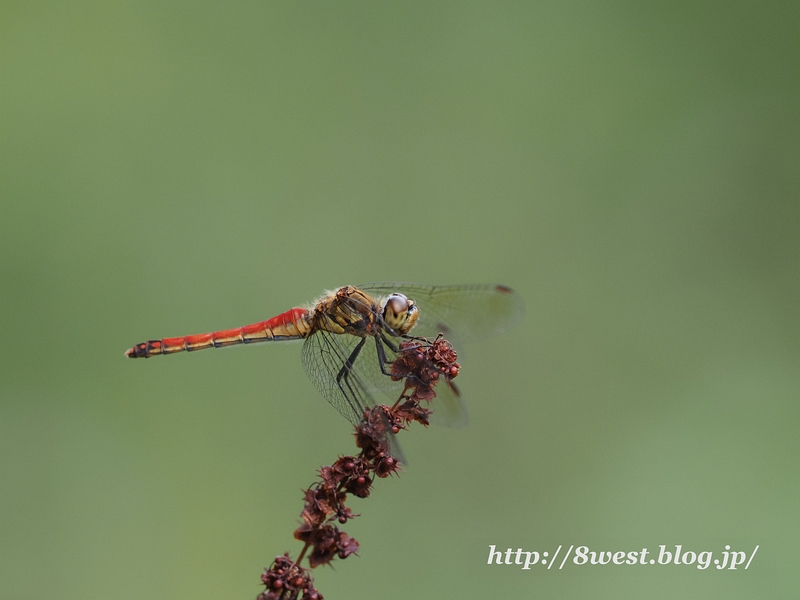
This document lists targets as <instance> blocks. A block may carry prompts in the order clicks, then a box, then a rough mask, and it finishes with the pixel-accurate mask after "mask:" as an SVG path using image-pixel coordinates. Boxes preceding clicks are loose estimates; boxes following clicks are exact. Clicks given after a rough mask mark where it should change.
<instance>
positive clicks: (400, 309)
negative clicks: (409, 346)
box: [383, 294, 418, 335]
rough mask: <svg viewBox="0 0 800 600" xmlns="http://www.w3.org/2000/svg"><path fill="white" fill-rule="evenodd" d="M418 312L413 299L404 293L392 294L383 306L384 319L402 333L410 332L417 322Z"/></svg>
mask: <svg viewBox="0 0 800 600" xmlns="http://www.w3.org/2000/svg"><path fill="white" fill-rule="evenodd" d="M417 313H418V309H417V306H416V304H414V301H413V300H409V299H408V298H406V297H405V296H404V295H403V294H392V295H391V296H389V297H388V298H387V299H386V304H384V306H383V321H384V322H385V323H386V324H387V325H388V326H389V327H391V328H392V329H394V330H395V331H397V332H398V333H400V334H401V335H402V334H404V333H408V331H409V330H410V329H411V328H412V327H413V326H414V323H416V322H417Z"/></svg>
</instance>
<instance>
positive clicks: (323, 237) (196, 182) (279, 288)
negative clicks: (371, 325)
mask: <svg viewBox="0 0 800 600" xmlns="http://www.w3.org/2000/svg"><path fill="white" fill-rule="evenodd" d="M799 7H800V5H798V4H797V3H788V2H779V3H732V2H662V3H635V2H608V3H605V2H604V3H581V2H575V3H568V2H564V3H555V2H551V3H533V2H531V3H489V2H478V3H476V2H437V3H427V2H405V3H397V4H395V3H391V4H390V3H370V2H359V3H355V2H338V3H309V2H298V3H267V2H243V3H237V4H220V3H198V2H193V3H189V2H135V3H134V2H120V3H105V2H71V3H30V2H4V3H3V4H2V5H0V203H1V204H0V208H2V212H1V213H0V215H2V216H1V217H0V251H1V252H2V261H1V262H0V306H1V307H2V311H0V319H2V322H1V325H2V332H3V336H4V340H5V343H4V344H3V346H2V349H0V478H1V481H0V597H2V598H3V599H9V600H18V599H20V600H27V599H33V598H40V597H42V596H54V597H58V598H63V599H70V600H72V599H95V598H97V599H101V598H102V599H108V598H120V599H122V598H165V599H166V598H169V599H175V598H193V599H194V598H231V599H241V598H244V599H248V598H254V597H255V596H256V595H257V594H258V593H259V592H260V591H261V589H262V587H261V586H260V585H259V575H260V573H261V570H262V568H263V567H264V566H266V565H267V564H269V563H270V562H271V561H272V559H273V558H274V557H275V555H277V554H281V553H283V552H284V551H286V550H289V551H291V552H293V553H295V554H296V552H297V551H298V550H299V548H300V544H299V543H298V542H295V541H294V540H293V539H292V531H293V530H294V528H295V526H296V523H297V519H298V515H299V512H300V510H301V508H302V501H301V488H303V487H305V486H307V485H308V484H309V483H311V481H313V479H314V477H315V469H317V468H318V467H319V466H320V465H322V464H329V463H330V462H331V461H332V460H334V459H335V457H336V456H337V455H338V454H341V453H346V452H349V451H351V449H352V447H353V446H352V440H351V437H350V427H349V424H348V423H347V422H346V421H345V420H344V419H342V418H341V417H340V416H339V415H338V414H337V413H336V412H335V411H334V410H333V409H332V408H331V407H330V406H328V405H327V404H326V403H325V402H324V401H323V400H322V398H320V397H319V396H318V394H317V392H316V391H315V389H314V387H313V386H312V384H311V383H310V382H309V381H308V380H307V379H306V377H305V374H304V372H303V369H302V366H301V363H300V347H299V346H298V345H293V344H286V345H272V346H267V345H264V346H255V347H250V348H247V349H237V350H226V351H216V352H202V353H198V354H192V355H179V356H175V357H171V358H169V359H156V360H152V361H146V362H145V361H128V360H125V359H124V358H123V356H122V354H123V351H124V350H125V349H126V348H128V347H130V346H131V345H133V344H134V343H136V342H140V341H143V340H146V339H151V338H158V337H162V336H172V335H182V334H188V333H200V332H205V331H209V330H212V329H219V328H227V327H234V326H239V325H243V324H247V323H251V322H254V321H258V320H262V319H265V318H268V317H271V316H273V315H275V314H277V313H279V312H282V311H283V310H286V309H288V308H290V307H292V306H295V305H297V304H303V303H305V302H308V301H310V300H312V299H313V298H314V297H315V296H317V295H318V294H320V293H321V292H322V291H323V290H324V289H329V288H333V287H336V286H339V285H343V284H347V283H359V282H364V281H374V280H399V281H418V282H423V283H467V282H484V281H489V282H501V283H504V284H506V285H509V286H511V287H513V288H515V289H517V290H518V291H519V292H520V293H521V294H522V295H523V297H524V298H525V300H526V304H527V315H526V318H525V321H524V322H523V324H522V325H521V326H520V327H518V328H517V329H515V330H513V331H511V332H509V333H508V334H506V335H504V336H502V337H500V338H497V339H492V340H488V341H486V342H485V343H482V344H477V345H473V346H472V347H470V348H468V349H467V352H466V353H465V354H464V355H463V357H464V358H463V361H462V363H463V370H462V373H461V375H460V376H459V381H460V384H461V387H462V389H463V391H464V393H465V396H466V399H467V402H468V405H469V408H470V413H471V424H470V426H469V427H468V428H467V429H465V430H448V429H442V428H435V427H432V428H430V429H428V430H423V429H422V428H420V427H416V428H414V429H412V430H411V431H410V432H407V433H405V434H403V435H402V438H401V439H402V442H403V445H404V448H405V452H406V454H407V456H408V458H409V460H410V462H411V465H410V466H409V467H408V468H407V470H406V471H405V472H404V473H403V475H402V476H401V477H400V478H399V479H396V478H395V479H391V480H387V481H380V482H379V483H378V485H377V486H376V490H375V492H374V494H373V496H372V497H371V498H370V499H368V500H364V501H353V503H352V507H353V509H354V510H355V511H356V512H358V513H361V514H362V517H361V518H360V519H357V520H356V521H354V522H352V523H351V524H349V525H348V526H347V527H346V530H347V531H348V533H350V534H351V535H353V536H354V537H356V538H357V539H358V540H359V541H360V543H361V548H362V549H361V553H360V557H353V558H350V559H348V560H346V561H336V562H335V570H333V569H318V570H317V571H316V572H315V576H316V581H317V586H318V587H319V589H320V591H322V593H323V594H324V595H325V596H326V597H327V598H331V599H333V598H351V599H356V598H375V597H384V598H491V597H503V598H538V597H547V598H554V597H558V598H584V597H592V598H645V597H646V598H676V597H681V598H753V597H769V598H789V597H792V598H794V597H796V593H797V589H798V586H800V575H798V570H797V563H798V559H799V558H800V552H798V543H797V540H798V539H799V538H800V519H798V515H799V514H800V512H799V511H798V509H799V508H800V501H799V500H798V497H799V496H798V494H799V493H800V483H799V482H798V473H797V465H798V462H797V457H798V450H800V442H798V435H797V429H798V425H800V408H798V400H799V399H800V398H799V396H800V394H799V393H798V392H800V373H799V372H798V357H799V356H800V342H799V341H798V340H800V335H798V334H800V319H799V318H798V314H799V312H798V300H800V276H799V275H800V271H798V265H799V264H800V263H798V258H800V252H798V250H799V247H798V246H799V245H800V244H799V243H798V240H799V239H800V236H798V225H799V224H800V202H798V192H800V114H798V113H800V106H799V105H798V97H799V96H798V93H800V73H799V72H798V71H800V69H798V56H800V36H798V30H799V29H798V26H799V25H800V18H798V17H800V15H799V14H798V13H799V12H800V10H799ZM490 544H495V545H496V546H497V547H499V548H501V549H505V548H507V547H513V548H518V547H521V548H523V549H525V550H538V551H543V550H549V551H552V550H553V549H554V548H555V547H556V546H557V545H558V544H565V545H567V546H568V545H570V544H585V545H589V546H590V547H591V548H592V549H596V550H625V551H629V550H637V549H640V548H642V547H649V548H650V549H651V550H653V549H655V550H657V548H658V545H659V544H665V545H668V546H669V547H670V548H671V547H672V546H674V545H675V544H682V545H683V546H684V549H692V550H695V551H698V552H699V551H704V550H713V551H715V552H720V551H721V550H722V549H723V547H724V545H725V544H730V545H732V546H733V549H735V550H738V549H742V550H747V551H748V552H749V551H751V550H752V548H753V547H754V546H755V545H756V544H759V545H760V550H759V553H758V554H757V555H756V557H755V559H754V561H753V564H752V565H751V567H750V569H749V570H747V571H743V570H741V569H739V570H737V571H728V570H725V571H717V570H716V569H713V568H712V569H709V570H708V571H698V570H697V569H695V568H693V567H674V566H673V567H636V568H630V567H614V566H608V567H593V568H592V567H583V568H580V569H578V568H569V567H565V569H564V570H563V571H560V572H559V571H556V570H555V569H553V570H550V571H546V570H543V569H541V568H539V569H536V568H534V569H532V570H530V571H521V570H520V569H518V568H517V567H505V566H503V567H487V566H486V559H487V555H488V547H489V545H490Z"/></svg>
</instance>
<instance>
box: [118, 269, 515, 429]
mask: <svg viewBox="0 0 800 600" xmlns="http://www.w3.org/2000/svg"><path fill="white" fill-rule="evenodd" d="M524 310H525V307H524V303H523V302H522V299H521V298H520V296H519V294H517V293H516V292H514V291H513V290H512V289H511V288H509V287H506V286H504V285H496V284H469V285H444V286H433V285H420V284H413V283H392V282H381V283H367V284H364V285H356V286H352V285H346V286H343V287H340V288H338V289H336V290H334V291H329V292H326V293H325V295H323V296H322V297H321V298H319V299H317V300H316V301H315V302H313V303H312V304H311V305H309V306H305V307H296V308H292V309H290V310H287V311H286V312H283V313H281V314H279V315H277V316H275V317H272V318H271V319H267V320H266V321H260V322H258V323H254V324H252V325H245V326H244V327H238V328H235V329H225V330H220V331H215V332H212V333H203V334H198V335H187V336H183V337H172V338H162V339H160V340H150V341H147V342H142V343H140V344H136V345H135V346H133V347H132V348H130V349H129V350H127V351H126V352H125V355H126V356H128V357H129V358H150V357H152V356H159V355H165V354H175V353H178V352H192V351H195V350H203V349H206V348H222V347H226V346H234V345H239V344H253V343H260V342H280V341H290V340H305V342H304V343H303V348H302V361H303V366H304V368H305V371H306V373H307V375H308V377H309V378H310V379H311V381H312V382H313V383H314V385H315V387H316V388H317V390H318V391H319V392H320V394H321V395H322V396H323V397H324V398H325V399H326V400H327V401H328V402H329V403H330V404H331V405H332V406H333V407H334V408H336V410H338V411H339V412H340V413H341V414H342V415H343V416H344V417H345V418H346V419H347V420H348V421H350V422H351V423H353V424H354V425H358V424H359V423H360V422H361V420H362V419H363V418H364V411H365V410H366V409H367V408H369V407H371V406H374V405H376V404H378V402H377V398H380V397H381V396H382V395H385V396H388V397H389V398H390V399H391V400H392V401H396V400H397V399H398V398H399V397H400V395H401V394H403V392H404V385H405V383H404V382H403V381H398V380H396V378H393V377H392V376H391V364H392V362H393V361H394V360H395V359H396V358H397V357H398V356H399V353H400V352H402V350H400V344H401V343H402V342H403V341H404V340H415V339H416V340H425V339H431V338H435V337H437V336H439V335H443V336H444V337H445V338H446V339H447V340H448V341H450V342H451V343H454V344H460V343H462V342H470V341H475V340H480V339H485V338H488V337H492V336H495V335H498V334H500V333H502V332H504V331H506V330H508V329H510V328H511V327H513V326H514V325H516V324H517V323H518V322H519V321H520V320H521V319H522V316H523V314H524ZM445 381H446V383H445V385H444V386H439V387H441V388H442V389H441V390H440V389H439V387H437V388H436V390H435V391H436V396H437V405H436V409H435V410H434V415H433V416H434V421H435V422H439V423H441V424H445V425H449V426H453V427H461V426H463V425H465V424H466V422H467V420H468V419H467V411H466V408H465V406H464V402H463V399H462V397H461V393H460V391H459V389H458V388H457V387H456V386H455V384H453V382H452V380H451V379H449V378H445Z"/></svg>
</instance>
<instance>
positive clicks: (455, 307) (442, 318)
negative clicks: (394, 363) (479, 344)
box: [357, 282, 525, 342]
mask: <svg viewBox="0 0 800 600" xmlns="http://www.w3.org/2000/svg"><path fill="white" fill-rule="evenodd" d="M357 287H358V288H360V289H362V290H364V291H365V292H368V293H369V294H372V295H373V296H388V295H389V294H392V293H394V292H400V293H402V294H405V295H406V296H408V297H409V298H410V299H412V300H414V301H415V302H416V303H417V306H418V307H419V320H418V321H417V324H416V325H415V326H414V329H412V330H411V332H410V333H411V334H412V335H418V336H423V337H428V338H433V337H436V336H437V335H438V334H439V333H443V334H444V336H445V337H446V338H447V339H448V340H449V341H451V342H454V341H455V342H468V341H474V340H478V339H483V338H486V337H492V336H495V335H498V334H500V333H503V332H504V331H507V330H508V329H511V328H512V327H514V325H516V324H517V323H519V322H520V321H521V320H522V317H523V316H524V314H525V304H524V302H523V301H522V298H521V297H520V296H519V294H517V293H516V292H514V291H513V290H512V289H510V288H507V287H505V286H502V285H496V284H468V285H420V284H416V283H392V282H381V283H367V284H364V285H359V286H357Z"/></svg>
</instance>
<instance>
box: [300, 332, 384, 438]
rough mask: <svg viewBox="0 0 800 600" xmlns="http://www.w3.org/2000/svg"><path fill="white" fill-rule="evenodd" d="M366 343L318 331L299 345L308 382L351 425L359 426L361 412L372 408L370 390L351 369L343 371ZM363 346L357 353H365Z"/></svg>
mask: <svg viewBox="0 0 800 600" xmlns="http://www.w3.org/2000/svg"><path fill="white" fill-rule="evenodd" d="M369 341H370V340H368V339H364V338H359V337H356V336H353V335H336V334H332V333H330V332H328V331H325V330H318V331H316V332H315V333H314V334H313V335H311V336H310V337H308V339H306V341H305V343H304V344H303V351H302V360H303V367H304V368H305V370H306V373H307V374H308V378H309V379H311V381H312V383H313V384H314V386H316V388H317V390H319V393H320V394H322V397H323V398H325V400H327V401H328V402H329V403H330V404H331V405H332V406H333V407H334V408H335V409H336V410H338V411H339V412H340V413H341V414H342V416H344V418H345V419H347V420H348V421H350V422H351V423H352V424H353V425H358V424H359V423H360V422H361V419H362V418H363V416H364V409H365V408H367V407H369V406H373V405H375V404H376V402H375V399H374V397H373V394H372V387H373V386H371V385H370V384H369V383H367V382H366V381H364V380H362V378H361V377H360V376H359V374H358V373H357V372H356V371H355V370H354V369H352V368H347V365H348V363H349V360H350V357H351V356H352V355H353V352H354V351H355V348H356V346H357V345H358V344H360V343H362V342H363V346H366V343H367V342H369ZM363 346H362V348H361V353H365V352H364V350H365V348H364V347H363ZM373 352H374V351H373ZM362 360H363V359H362Z"/></svg>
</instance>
